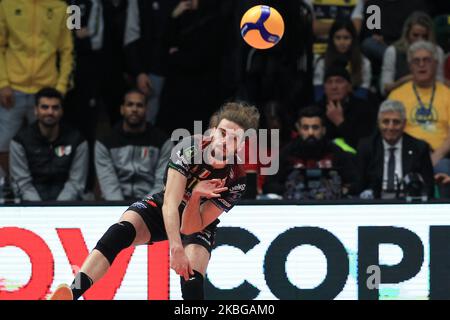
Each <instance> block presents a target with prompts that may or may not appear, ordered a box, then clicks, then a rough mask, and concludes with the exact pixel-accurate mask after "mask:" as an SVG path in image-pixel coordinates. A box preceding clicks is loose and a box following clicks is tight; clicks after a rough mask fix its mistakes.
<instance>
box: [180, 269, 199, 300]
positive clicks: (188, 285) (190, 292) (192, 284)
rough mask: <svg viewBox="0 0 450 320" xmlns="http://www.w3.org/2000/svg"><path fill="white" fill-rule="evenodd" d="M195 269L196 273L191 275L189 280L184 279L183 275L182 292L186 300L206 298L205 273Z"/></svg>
mask: <svg viewBox="0 0 450 320" xmlns="http://www.w3.org/2000/svg"><path fill="white" fill-rule="evenodd" d="M193 271H194V275H193V276H190V277H189V280H188V281H186V280H184V278H183V277H181V278H180V280H181V294H182V296H183V299H184V300H204V299H205V296H204V292H203V275H202V274H201V273H200V272H198V271H195V270H193Z"/></svg>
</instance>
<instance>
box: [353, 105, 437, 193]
mask: <svg viewBox="0 0 450 320" xmlns="http://www.w3.org/2000/svg"><path fill="white" fill-rule="evenodd" d="M405 124H406V114H405V108H404V106H403V104H402V103H401V102H399V101H394V100H386V101H384V102H383V103H382V104H381V106H380V109H379V112H378V129H379V130H378V132H377V133H375V134H374V135H373V136H371V137H368V138H365V139H363V140H361V142H360V144H359V147H358V156H357V163H358V170H359V177H358V180H359V181H358V183H357V185H356V188H355V189H354V191H355V193H358V194H360V196H361V197H363V198H371V197H374V198H382V199H387V198H393V196H395V195H396V193H397V191H398V190H401V189H402V188H403V185H402V183H401V182H402V180H403V178H404V177H405V176H406V175H408V174H411V173H415V174H419V175H420V176H421V177H422V179H423V181H424V185H425V189H426V193H427V195H428V197H432V196H433V191H434V177H433V167H432V164H431V157H430V147H429V145H428V144H427V143H426V142H425V141H422V140H418V139H415V138H413V137H412V136H410V135H408V134H406V133H404V129H405Z"/></svg>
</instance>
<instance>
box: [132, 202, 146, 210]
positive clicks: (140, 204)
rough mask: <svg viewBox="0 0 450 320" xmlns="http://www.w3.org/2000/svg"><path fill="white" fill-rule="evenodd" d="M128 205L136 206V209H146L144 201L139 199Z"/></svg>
mask: <svg viewBox="0 0 450 320" xmlns="http://www.w3.org/2000/svg"><path fill="white" fill-rule="evenodd" d="M130 207H131V208H136V209H147V206H146V205H145V203H144V202H140V201H138V202H135V203H133V204H132V205H131V206H130Z"/></svg>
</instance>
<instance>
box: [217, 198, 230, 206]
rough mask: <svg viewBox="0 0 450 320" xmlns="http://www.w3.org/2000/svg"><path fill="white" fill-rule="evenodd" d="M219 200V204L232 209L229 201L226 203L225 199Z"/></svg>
mask: <svg viewBox="0 0 450 320" xmlns="http://www.w3.org/2000/svg"><path fill="white" fill-rule="evenodd" d="M217 200H219V202H221V203H222V204H223V205H225V206H226V207H228V208H229V207H231V204H230V203H229V202H228V201H225V200H224V199H222V198H219V199H217Z"/></svg>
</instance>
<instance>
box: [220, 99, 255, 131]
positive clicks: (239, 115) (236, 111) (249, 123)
mask: <svg viewBox="0 0 450 320" xmlns="http://www.w3.org/2000/svg"><path fill="white" fill-rule="evenodd" d="M259 117H260V115H259V111H258V109H257V108H256V107H255V106H252V105H249V104H247V103H245V102H227V103H225V104H224V105H223V106H222V107H221V108H220V110H219V111H218V112H217V115H216V119H215V122H216V123H217V124H219V123H220V121H222V119H227V120H228V121H232V122H234V123H236V124H237V125H238V126H240V127H241V128H242V129H243V130H244V131H246V130H248V129H255V130H256V129H258V125H259Z"/></svg>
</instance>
